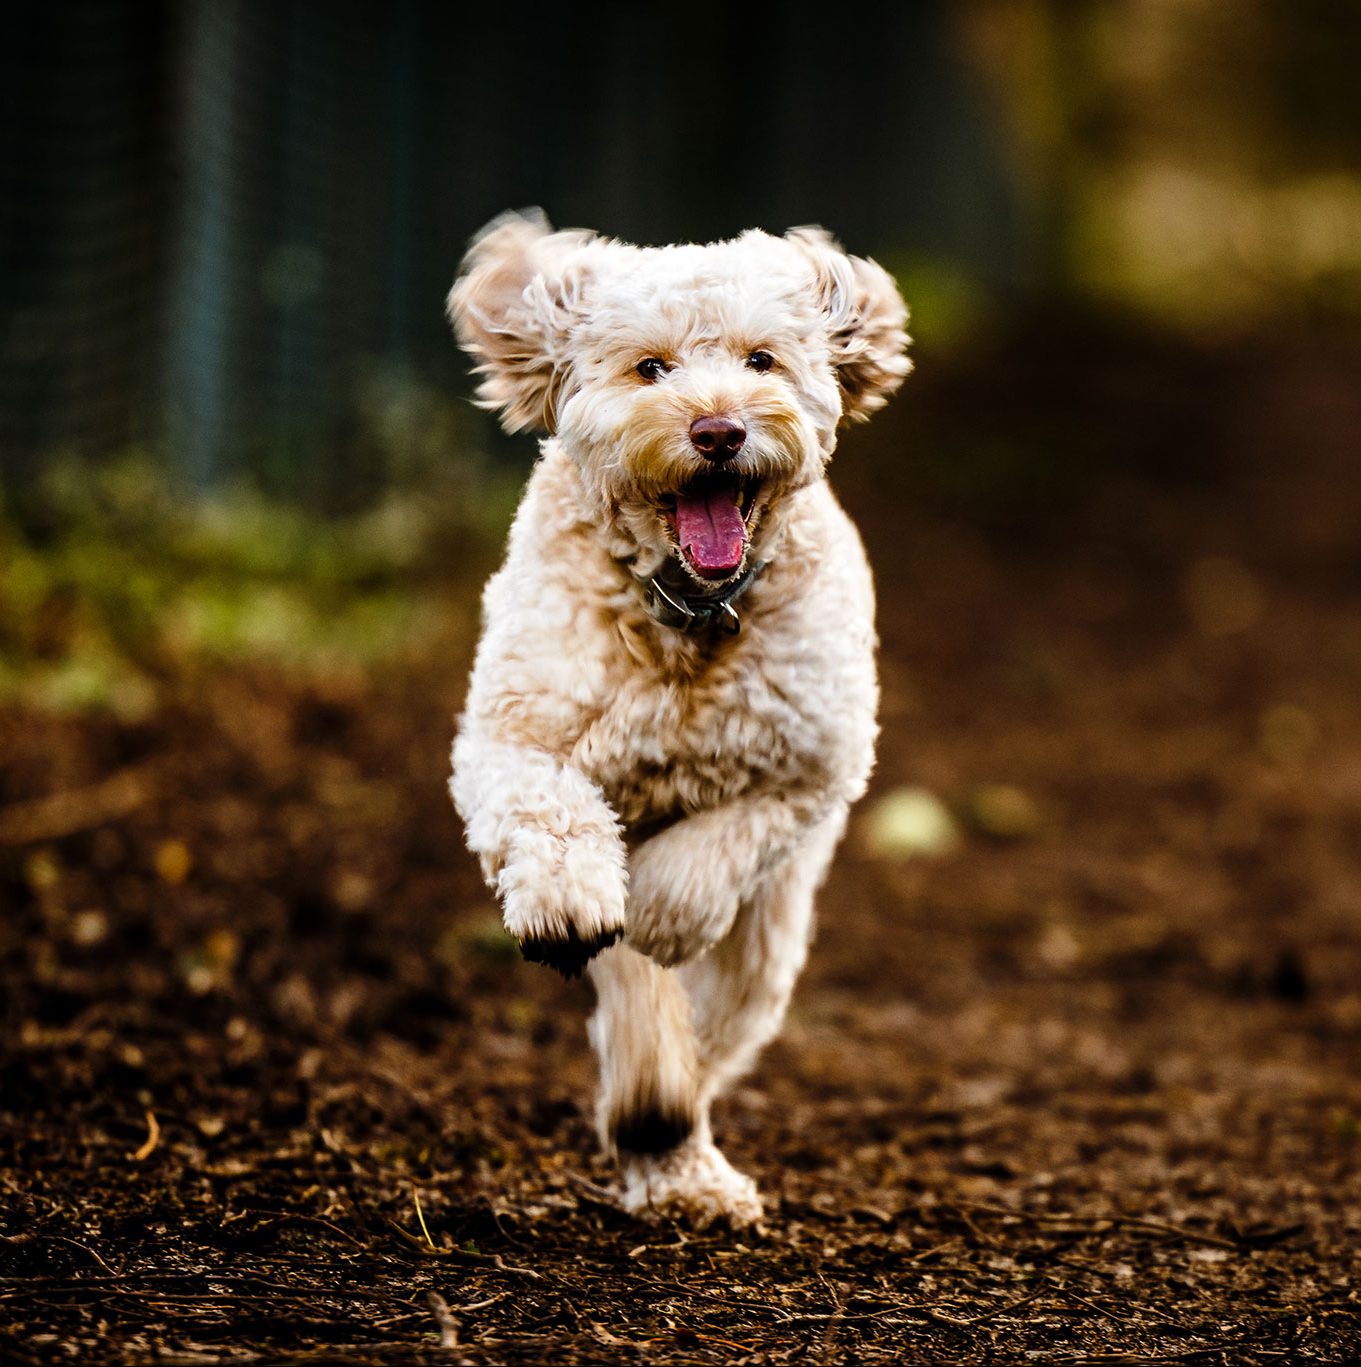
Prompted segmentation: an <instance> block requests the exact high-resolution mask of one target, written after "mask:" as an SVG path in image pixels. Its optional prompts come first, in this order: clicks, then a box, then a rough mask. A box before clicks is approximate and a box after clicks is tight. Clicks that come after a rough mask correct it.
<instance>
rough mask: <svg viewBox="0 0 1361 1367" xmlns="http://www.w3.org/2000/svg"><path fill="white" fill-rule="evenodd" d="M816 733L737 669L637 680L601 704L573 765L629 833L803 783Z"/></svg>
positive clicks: (765, 685) (759, 679) (761, 681)
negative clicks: (775, 786)
mask: <svg viewBox="0 0 1361 1367" xmlns="http://www.w3.org/2000/svg"><path fill="white" fill-rule="evenodd" d="M817 729H818V728H817V726H816V723H815V721H814V719H813V718H812V717H811V716H810V715H807V714H806V713H805V710H804V709H803V708H802V707H801V706H800V704H799V701H798V699H797V698H791V696H790V695H789V693H788V692H786V691H785V690H783V689H781V688H779V687H778V686H776V685H775V683H774V682H773V681H771V680H770V679H768V678H766V677H763V676H762V675H761V674H760V673H759V672H758V671H757V670H755V669H753V668H743V667H742V666H741V665H740V664H736V665H733V666H731V667H728V668H725V669H721V670H715V671H713V672H712V673H711V674H709V675H706V676H704V677H701V678H700V679H698V680H675V679H666V678H658V677H655V676H653V677H649V676H646V675H644V676H639V677H635V678H633V679H629V680H626V681H624V682H622V683H621V684H620V685H619V686H618V687H617V688H616V689H615V690H614V691H613V692H612V693H611V695H610V696H609V697H608V698H606V699H602V700H601V703H600V707H599V710H598V712H597V713H596V714H595V715H594V716H593V717H592V718H591V719H590V720H589V722H588V723H587V725H586V727H585V728H584V730H583V731H582V733H581V735H580V737H579V739H578V741H577V743H576V746H575V748H574V750H573V754H572V760H573V763H574V764H576V765H577V766H578V767H579V768H580V769H581V770H582V771H583V772H584V773H585V774H586V775H587V776H588V777H589V778H591V779H592V780H594V781H595V782H596V783H597V784H598V785H599V786H600V788H601V790H602V791H603V792H604V794H605V797H606V799H607V800H608V801H609V803H610V805H611V806H612V807H613V808H614V810H615V811H616V812H617V813H618V815H619V818H620V820H621V821H623V822H624V823H625V825H630V826H632V825H638V824H642V823H646V822H650V821H654V820H659V819H666V818H669V817H673V816H677V815H680V814H682V813H690V812H696V811H701V810H703V809H705V808H708V807H713V806H716V805H717V804H719V803H721V802H725V801H728V800H730V799H732V798H734V797H737V796H738V795H739V794H741V793H743V792H746V791H747V790H749V789H751V788H753V787H757V786H760V785H762V784H765V783H771V782H773V783H788V782H791V781H793V780H794V779H796V778H798V777H799V776H800V775H803V774H805V773H806V771H807V768H808V764H809V759H810V755H811V754H812V753H814V752H815V751H816V749H817V735H816V733H817Z"/></svg>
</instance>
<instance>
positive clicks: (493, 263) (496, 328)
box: [449, 209, 594, 432]
mask: <svg viewBox="0 0 1361 1367" xmlns="http://www.w3.org/2000/svg"><path fill="white" fill-rule="evenodd" d="M593 238H594V234H593V233H588V232H582V231H577V230H574V231H571V232H562V233H555V232H554V231H553V229H552V227H551V225H550V224H549V222H548V220H547V219H546V218H545V217H544V215H543V212H542V210H539V209H529V210H526V211H525V212H524V213H523V214H515V213H511V214H503V215H502V216H501V217H500V218H497V219H493V220H492V222H491V223H489V224H487V226H486V227H485V228H483V230H482V231H481V232H480V233H479V234H478V235H477V236H476V237H475V238H474V239H473V242H472V245H471V246H470V247H469V248H468V254H467V255H466V256H465V257H464V258H463V264H462V266H461V267H460V269H459V275H458V279H457V280H456V281H455V282H454V287H453V289H452V290H450V291H449V319H450V321H451V322H452V323H453V325H454V332H455V333H456V334H457V336H458V340H459V345H460V346H462V348H463V349H464V351H466V352H467V353H468V354H469V355H470V356H471V357H472V358H473V360H474V361H475V362H476V365H475V366H474V367H473V368H474V369H475V370H476V372H477V373H478V374H479V375H480V376H482V379H481V382H480V383H479V384H478V386H477V402H478V405H479V407H482V408H488V409H491V410H493V411H495V410H497V409H499V410H500V412H501V423H502V425H503V426H504V427H505V429H506V431H507V432H523V431H526V430H527V429H531V428H540V429H542V430H544V431H548V432H551V431H552V430H553V428H554V426H555V423H556V410H557V401H558V397H559V391H560V389H561V387H562V383H563V380H564V378H565V374H566V369H567V363H566V357H567V335H568V332H569V330H570V328H571V326H572V323H573V322H574V321H576V319H577V318H579V317H580V315H581V287H582V284H583V282H584V281H585V279H586V275H587V268H586V265H585V263H583V262H580V261H574V260H573V257H574V255H575V254H576V253H577V251H578V249H579V248H581V247H582V246H584V245H585V244H586V243H587V242H590V241H592V240H593Z"/></svg>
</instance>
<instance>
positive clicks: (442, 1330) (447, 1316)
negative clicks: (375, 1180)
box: [417, 1207, 458, 1348]
mask: <svg viewBox="0 0 1361 1367" xmlns="http://www.w3.org/2000/svg"><path fill="white" fill-rule="evenodd" d="M417 1209H419V1207H417ZM425 1300H426V1304H428V1305H429V1307H430V1309H431V1311H432V1312H433V1313H434V1316H435V1323H436V1324H438V1325H439V1346H440V1347H441V1348H457V1347H458V1321H457V1320H456V1319H455V1318H454V1312H453V1311H452V1310H450V1309H449V1303H448V1302H447V1301H446V1300H445V1299H444V1297H443V1296H441V1295H440V1293H439V1292H438V1291H427V1292H426V1293H425Z"/></svg>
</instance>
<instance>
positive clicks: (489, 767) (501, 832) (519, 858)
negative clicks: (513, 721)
mask: <svg viewBox="0 0 1361 1367" xmlns="http://www.w3.org/2000/svg"><path fill="white" fill-rule="evenodd" d="M450 788H451V791H452V792H453V796H454V803H455V805H456V806H457V807H458V810H459V813H460V814H461V815H462V817H463V820H464V823H465V825H466V827H467V833H468V845H469V848H470V849H472V851H473V852H474V853H475V854H476V855H477V856H478V858H479V859H480V860H481V863H482V872H483V875H484V876H485V877H486V879H487V882H488V884H489V885H490V886H491V887H493V888H494V889H495V891H496V893H497V896H498V897H499V898H500V901H501V910H502V916H503V919H504V921H505V925H506V929H507V930H508V931H509V932H510V933H511V934H512V935H513V936H514V937H515V938H516V939H517V940H518V941H519V942H520V949H521V951H522V952H523V954H524V956H525V958H526V959H531V960H533V961H535V962H536V963H545V964H549V965H550V966H552V967H553V968H556V969H558V970H559V972H561V973H563V974H565V975H566V976H568V977H576V976H577V974H579V973H580V972H581V970H582V968H583V967H585V965H586V963H587V962H588V960H590V959H591V958H592V956H594V955H595V954H597V953H599V952H600V950H602V949H603V948H605V946H606V945H609V944H613V943H614V941H615V940H617V939H618V938H619V935H620V933H621V932H622V930H623V926H624V890H625V886H626V883H627V877H628V866H627V856H626V854H625V851H624V843H623V839H622V836H621V834H620V830H619V823H618V821H617V819H616V818H615V815H614V812H613V811H612V810H611V808H610V806H609V804H608V803H607V802H606V801H605V799H604V797H603V795H602V794H601V792H600V790H599V789H598V788H597V787H596V786H595V785H594V784H593V783H592V782H591V781H590V780H589V779H588V778H587V777H586V776H585V775H584V774H583V773H582V772H581V771H580V770H579V769H576V768H574V767H573V766H572V765H570V764H565V763H563V762H562V761H561V760H558V759H555V758H554V757H553V756H552V755H550V754H549V753H548V752H547V751H545V750H540V749H536V748H534V747H532V746H527V745H516V744H513V743H509V742H505V741H500V740H496V739H494V738H492V737H490V736H489V735H487V734H486V733H485V732H484V731H483V730H482V729H481V728H480V727H478V726H476V725H471V726H468V727H467V728H465V730H464V731H463V732H462V733H461V734H460V735H459V738H458V741H457V742H456V744H455V746H454V776H453V780H452V782H451V784H450Z"/></svg>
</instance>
